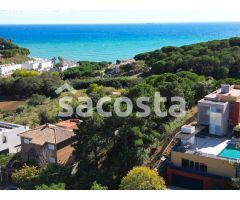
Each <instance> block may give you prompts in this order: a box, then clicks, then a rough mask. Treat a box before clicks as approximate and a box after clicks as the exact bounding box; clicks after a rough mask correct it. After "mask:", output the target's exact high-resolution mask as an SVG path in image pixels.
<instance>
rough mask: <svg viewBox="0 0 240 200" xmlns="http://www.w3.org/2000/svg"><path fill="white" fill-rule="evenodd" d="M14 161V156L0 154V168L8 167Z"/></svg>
mask: <svg viewBox="0 0 240 200" xmlns="http://www.w3.org/2000/svg"><path fill="white" fill-rule="evenodd" d="M11 159H12V155H9V154H0V167H6V165H7V164H8V163H9V161H10V160H11Z"/></svg>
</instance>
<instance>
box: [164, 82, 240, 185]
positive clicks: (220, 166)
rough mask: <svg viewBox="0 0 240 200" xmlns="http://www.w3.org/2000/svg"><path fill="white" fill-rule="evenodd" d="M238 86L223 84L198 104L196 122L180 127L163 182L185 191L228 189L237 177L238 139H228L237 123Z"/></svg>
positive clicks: (239, 93)
mask: <svg viewBox="0 0 240 200" xmlns="http://www.w3.org/2000/svg"><path fill="white" fill-rule="evenodd" d="M239 103H240V86H238V85H232V86H230V85H225V84H223V85H222V86H221V88H220V89H218V90H216V91H214V92H213V93H211V94H209V95H207V96H205V97H204V98H203V99H202V100H200V101H199V102H198V121H197V124H196V125H193V124H190V125H185V126H183V127H182V129H181V132H179V133H178V134H177V135H176V140H177V141H178V142H177V144H176V145H175V146H174V148H173V149H172V151H171V156H170V164H169V166H168V169H167V180H168V183H169V184H170V185H175V186H179V187H183V188H189V189H223V188H228V187H229V185H230V180H231V178H233V177H240V168H238V167H236V165H234V163H239V162H240V149H238V148H237V147H236V146H237V144H238V143H239V142H240V140H239V139H237V138H234V137H231V133H232V129H233V127H234V126H235V125H238V124H239V122H240V120H239V117H240V109H239V107H240V106H239Z"/></svg>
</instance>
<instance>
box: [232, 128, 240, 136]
mask: <svg viewBox="0 0 240 200" xmlns="http://www.w3.org/2000/svg"><path fill="white" fill-rule="evenodd" d="M233 133H234V136H235V137H236V138H239V137H240V126H239V125H237V126H235V127H234V128H233Z"/></svg>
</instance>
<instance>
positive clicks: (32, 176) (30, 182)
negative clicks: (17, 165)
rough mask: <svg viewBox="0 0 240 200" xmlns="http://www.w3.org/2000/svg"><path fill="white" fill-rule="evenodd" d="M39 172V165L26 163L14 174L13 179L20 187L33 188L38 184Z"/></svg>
mask: <svg viewBox="0 0 240 200" xmlns="http://www.w3.org/2000/svg"><path fill="white" fill-rule="evenodd" d="M39 174H40V170H39V169H38V167H36V166H28V165H26V164H24V165H23V167H22V168H21V169H20V170H18V171H15V172H14V173H13V174H12V179H13V182H14V183H16V184H17V185H18V186H19V187H20V188H24V189H32V188H34V185H36V181H37V180H38V177H39Z"/></svg>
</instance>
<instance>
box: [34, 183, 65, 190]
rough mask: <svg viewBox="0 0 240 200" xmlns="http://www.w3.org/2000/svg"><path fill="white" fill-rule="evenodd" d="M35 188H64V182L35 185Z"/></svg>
mask: <svg viewBox="0 0 240 200" xmlns="http://www.w3.org/2000/svg"><path fill="white" fill-rule="evenodd" d="M35 189H36V190H65V184H64V183H52V184H51V185H49V186H48V185H45V184H42V185H37V186H36V187H35Z"/></svg>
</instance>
